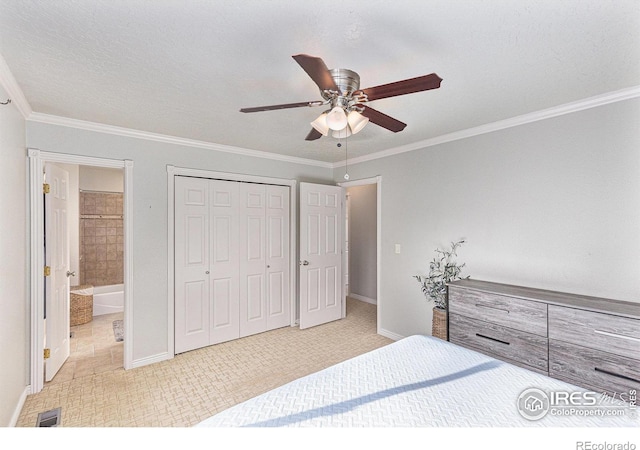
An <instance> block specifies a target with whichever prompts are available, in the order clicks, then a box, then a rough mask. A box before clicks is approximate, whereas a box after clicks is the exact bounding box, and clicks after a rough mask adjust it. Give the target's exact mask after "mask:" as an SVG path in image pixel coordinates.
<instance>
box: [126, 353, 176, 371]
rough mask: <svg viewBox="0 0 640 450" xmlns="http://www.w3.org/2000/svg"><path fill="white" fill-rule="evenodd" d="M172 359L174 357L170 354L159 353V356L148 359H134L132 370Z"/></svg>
mask: <svg viewBox="0 0 640 450" xmlns="http://www.w3.org/2000/svg"><path fill="white" fill-rule="evenodd" d="M172 358H173V356H172V355H170V354H169V353H168V352H165V353H158V354H157V355H153V356H148V357H146V358H141V359H134V360H133V362H132V364H131V368H132V369H137V368H138V367H143V366H148V365H149V364H155V363H158V362H162V361H167V360H169V359H172Z"/></svg>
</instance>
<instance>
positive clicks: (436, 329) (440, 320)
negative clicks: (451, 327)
mask: <svg viewBox="0 0 640 450" xmlns="http://www.w3.org/2000/svg"><path fill="white" fill-rule="evenodd" d="M431 334H432V335H433V336H434V337H437V338H440V339H443V340H445V341H446V340H447V311H446V310H444V309H438V308H433V322H432V325H431Z"/></svg>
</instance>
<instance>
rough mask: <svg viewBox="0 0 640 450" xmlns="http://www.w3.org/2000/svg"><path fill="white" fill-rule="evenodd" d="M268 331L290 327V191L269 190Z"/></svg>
mask: <svg viewBox="0 0 640 450" xmlns="http://www.w3.org/2000/svg"><path fill="white" fill-rule="evenodd" d="M266 197H267V204H266V224H267V230H266V233H267V238H266V239H267V242H266V252H267V255H266V256H267V261H266V263H267V265H266V280H267V292H266V294H267V302H266V304H267V329H269V330H272V329H275V328H280V327H284V326H287V325H289V323H290V321H291V319H290V309H291V308H290V301H291V299H290V297H289V281H290V272H289V271H290V264H291V260H290V257H289V252H290V234H289V217H290V213H289V188H288V187H286V186H266Z"/></svg>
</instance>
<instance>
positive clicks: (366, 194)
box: [347, 184, 378, 302]
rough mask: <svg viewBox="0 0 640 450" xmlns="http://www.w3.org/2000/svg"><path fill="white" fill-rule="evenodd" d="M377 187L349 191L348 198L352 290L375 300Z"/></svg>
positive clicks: (353, 292)
mask: <svg viewBox="0 0 640 450" xmlns="http://www.w3.org/2000/svg"><path fill="white" fill-rule="evenodd" d="M377 189H378V187H377V185H375V184H366V185H363V186H353V187H350V188H348V189H347V193H348V195H349V205H350V206H349V290H350V293H351V294H356V295H357V296H362V297H366V298H367V299H369V300H373V301H374V302H375V300H376V287H377V283H376V277H377V273H376V272H377V263H376V261H377V257H376V253H377V236H376V229H377V226H376V225H377V224H376V220H377V212H376V210H377V205H376V202H377Z"/></svg>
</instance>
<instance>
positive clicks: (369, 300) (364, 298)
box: [348, 294, 378, 305]
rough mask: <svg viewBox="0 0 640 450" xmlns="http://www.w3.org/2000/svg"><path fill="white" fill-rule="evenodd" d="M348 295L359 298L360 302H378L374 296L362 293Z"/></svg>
mask: <svg viewBox="0 0 640 450" xmlns="http://www.w3.org/2000/svg"><path fill="white" fill-rule="evenodd" d="M348 297H351V298H353V299H356V300H360V301H361V302H366V303H371V304H372V305H377V304H378V302H377V301H376V299H375V298H369V297H365V296H364V295H359V294H349V295H348Z"/></svg>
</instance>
